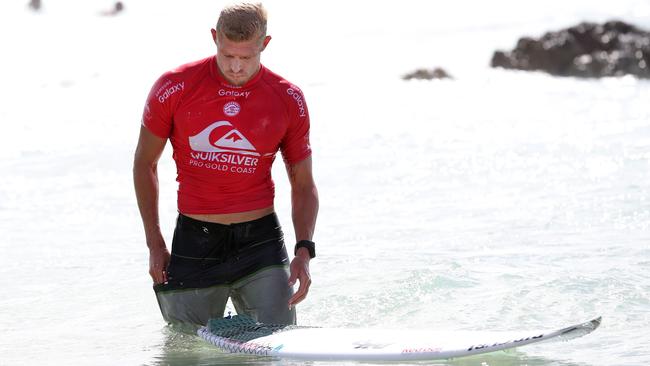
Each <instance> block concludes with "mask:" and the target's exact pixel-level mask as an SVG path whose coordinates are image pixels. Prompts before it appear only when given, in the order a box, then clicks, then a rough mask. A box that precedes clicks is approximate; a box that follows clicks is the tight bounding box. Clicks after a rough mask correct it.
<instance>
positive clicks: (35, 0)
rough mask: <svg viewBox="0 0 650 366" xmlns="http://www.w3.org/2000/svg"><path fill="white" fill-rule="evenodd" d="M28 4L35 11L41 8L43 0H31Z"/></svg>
mask: <svg viewBox="0 0 650 366" xmlns="http://www.w3.org/2000/svg"><path fill="white" fill-rule="evenodd" d="M28 6H29V7H30V8H31V9H32V10H35V11H39V10H41V0H30V1H29V4H28Z"/></svg>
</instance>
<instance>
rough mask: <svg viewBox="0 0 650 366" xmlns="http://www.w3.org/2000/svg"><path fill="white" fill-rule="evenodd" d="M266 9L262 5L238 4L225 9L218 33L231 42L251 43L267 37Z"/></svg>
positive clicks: (218, 25)
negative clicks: (255, 39)
mask: <svg viewBox="0 0 650 366" xmlns="http://www.w3.org/2000/svg"><path fill="white" fill-rule="evenodd" d="M266 19H267V16H266V9H264V6H262V3H236V4H232V5H229V6H227V7H225V8H224V9H223V10H222V11H221V14H220V15H219V20H218V21H217V32H220V33H221V34H223V35H224V36H226V38H228V39H229V40H231V41H235V42H241V41H250V40H252V39H254V38H256V37H259V38H263V37H264V36H266Z"/></svg>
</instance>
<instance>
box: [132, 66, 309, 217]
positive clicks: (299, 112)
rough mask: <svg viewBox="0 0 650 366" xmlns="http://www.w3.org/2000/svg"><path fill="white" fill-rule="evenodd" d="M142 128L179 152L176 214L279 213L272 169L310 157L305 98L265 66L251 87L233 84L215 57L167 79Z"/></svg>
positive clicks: (157, 88)
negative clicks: (276, 163) (278, 160)
mask: <svg viewBox="0 0 650 366" xmlns="http://www.w3.org/2000/svg"><path fill="white" fill-rule="evenodd" d="M142 124H143V125H144V126H145V127H146V128H147V129H148V130H149V131H151V132H152V133H153V134H154V135H156V136H159V137H161V138H169V139H170V141H171V144H172V147H173V149H174V160H175V161H176V168H177V174H178V175H177V178H176V180H177V181H178V183H179V186H178V210H179V211H180V212H181V213H187V214H225V213H235V212H245V211H251V210H256V209H261V208H265V207H269V206H271V205H273V198H274V195H275V190H274V184H273V180H272V179H271V165H272V164H273V160H274V159H275V153H276V152H277V151H278V150H280V151H281V152H282V156H283V158H284V160H285V161H286V162H287V163H288V164H295V163H297V162H299V161H301V160H303V159H305V158H307V157H309V156H310V155H311V148H310V146H309V112H308V111H307V105H306V104H305V99H304V97H303V94H302V92H301V91H300V89H298V88H297V87H296V86H295V85H293V84H291V83H289V82H288V81H286V80H284V79H283V78H282V77H280V76H278V75H277V74H275V73H273V72H272V71H270V70H268V69H267V68H265V67H264V66H262V67H261V69H260V71H259V72H258V73H257V74H256V75H255V76H254V77H253V78H252V79H251V80H249V81H248V82H247V83H246V84H245V85H243V86H241V87H234V86H231V85H229V84H228V82H227V81H226V80H225V79H224V78H223V76H222V75H221V73H220V72H219V70H218V68H217V63H216V57H215V56H212V57H208V58H206V59H203V60H200V61H197V62H193V63H189V64H186V65H183V66H181V67H179V68H178V69H176V70H173V71H169V72H167V73H165V74H163V75H162V76H161V77H160V78H159V79H158V81H157V82H156V83H155V84H154V86H153V88H152V89H151V92H150V93H149V97H148V98H147V103H146V105H145V109H144V113H143V117H142Z"/></svg>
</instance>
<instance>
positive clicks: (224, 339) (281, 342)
mask: <svg viewBox="0 0 650 366" xmlns="http://www.w3.org/2000/svg"><path fill="white" fill-rule="evenodd" d="M601 320H602V318H601V317H598V318H595V319H592V320H590V321H587V322H584V323H580V324H576V325H571V326H568V327H564V328H561V329H556V330H550V331H549V330H540V331H521V332H500V331H434V330H408V329H398V330H389V329H372V328H359V329H356V328H318V327H306V326H292V325H272V324H262V323H256V322H255V321H254V320H252V319H251V318H249V317H245V316H233V317H232V318H230V319H226V318H224V319H212V320H210V322H209V323H208V325H207V326H205V327H201V328H200V329H199V330H198V331H197V333H198V335H199V336H200V337H201V338H203V339H205V340H206V341H208V342H209V343H211V344H213V345H214V346H216V347H217V348H218V349H219V350H221V351H224V352H227V353H234V354H244V355H256V356H271V357H278V358H290V359H297V360H314V361H317V360H348V361H409V360H445V359H450V358H458V357H465V356H472V355H477V354H481V353H487V352H495V351H500V350H505V349H511V348H515V347H521V346H525V345H528V344H533V343H540V342H546V341H551V340H555V341H558V340H564V341H566V340H570V339H574V338H578V337H582V336H584V335H586V334H589V333H591V332H593V331H594V330H596V329H597V328H598V327H599V326H600V323H601Z"/></svg>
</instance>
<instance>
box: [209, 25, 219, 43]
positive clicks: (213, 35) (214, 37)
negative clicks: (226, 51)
mask: <svg viewBox="0 0 650 366" xmlns="http://www.w3.org/2000/svg"><path fill="white" fill-rule="evenodd" d="M210 32H211V33H212V41H214V44H217V30H216V29H214V28H212V29H210Z"/></svg>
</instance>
